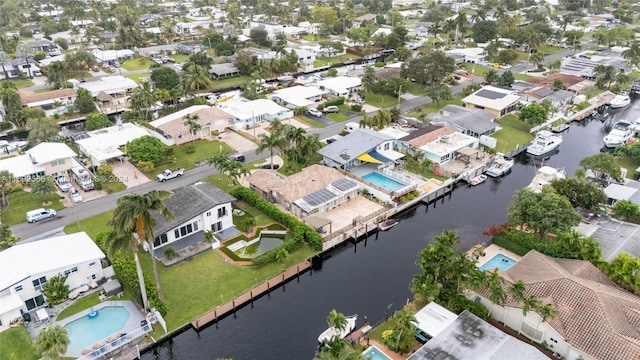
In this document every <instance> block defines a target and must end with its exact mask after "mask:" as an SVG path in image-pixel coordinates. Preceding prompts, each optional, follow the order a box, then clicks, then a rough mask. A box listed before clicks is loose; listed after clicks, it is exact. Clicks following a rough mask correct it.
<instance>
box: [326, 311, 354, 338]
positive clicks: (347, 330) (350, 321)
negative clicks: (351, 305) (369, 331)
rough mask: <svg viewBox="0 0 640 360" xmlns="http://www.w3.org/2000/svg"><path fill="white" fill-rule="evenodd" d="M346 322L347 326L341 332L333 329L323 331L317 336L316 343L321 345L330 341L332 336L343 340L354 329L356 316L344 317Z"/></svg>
mask: <svg viewBox="0 0 640 360" xmlns="http://www.w3.org/2000/svg"><path fill="white" fill-rule="evenodd" d="M345 319H346V320H347V326H345V328H344V329H343V330H338V329H336V328H334V327H330V328H328V329H327V330H325V331H323V332H322V334H320V336H318V343H320V344H322V343H324V342H327V341H329V340H331V339H332V338H333V337H334V336H337V337H339V338H341V339H344V338H345V337H347V335H349V334H350V333H351V332H352V331H353V330H355V328H356V320H358V314H354V315H351V316H347V317H345Z"/></svg>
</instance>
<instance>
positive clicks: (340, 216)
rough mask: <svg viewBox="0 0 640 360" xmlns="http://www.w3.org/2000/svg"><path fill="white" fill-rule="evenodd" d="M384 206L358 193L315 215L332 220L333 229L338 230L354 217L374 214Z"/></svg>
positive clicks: (348, 223) (349, 222)
mask: <svg viewBox="0 0 640 360" xmlns="http://www.w3.org/2000/svg"><path fill="white" fill-rule="evenodd" d="M382 207H383V206H382V205H380V204H378V203H375V202H373V201H371V200H369V199H367V198H365V197H364V196H361V195H358V196H356V197H355V198H353V199H351V200H349V201H347V202H344V203H342V204H340V205H338V207H336V208H335V209H332V210H329V211H327V212H324V213H320V214H314V215H318V216H320V217H323V218H326V219H329V220H331V221H332V224H331V230H332V231H333V232H336V231H338V230H340V229H342V228H343V227H345V226H348V225H351V223H352V222H353V219H354V218H356V217H358V216H367V215H369V214H373V213H374V212H376V211H378V210H379V209H382Z"/></svg>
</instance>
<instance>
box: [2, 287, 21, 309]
mask: <svg viewBox="0 0 640 360" xmlns="http://www.w3.org/2000/svg"><path fill="white" fill-rule="evenodd" d="M23 305H24V302H23V301H22V298H21V297H20V295H18V294H16V293H14V292H7V293H5V294H4V295H0V314H4V313H8V312H9V311H11V310H15V309H19V308H21V307H22V306H23Z"/></svg>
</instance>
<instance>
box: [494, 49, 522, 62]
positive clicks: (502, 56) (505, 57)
mask: <svg viewBox="0 0 640 360" xmlns="http://www.w3.org/2000/svg"><path fill="white" fill-rule="evenodd" d="M516 60H518V52H517V51H515V50H513V49H504V50H500V52H498V61H500V62H501V63H503V64H513V63H514V62H515V61H516Z"/></svg>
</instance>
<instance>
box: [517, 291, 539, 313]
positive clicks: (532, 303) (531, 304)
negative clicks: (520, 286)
mask: <svg viewBox="0 0 640 360" xmlns="http://www.w3.org/2000/svg"><path fill="white" fill-rule="evenodd" d="M541 305H542V302H540V299H538V298H537V297H535V296H533V295H531V296H528V297H526V298H524V300H523V301H522V314H523V315H524V316H527V313H528V312H529V310H534V311H535V310H537V309H538V308H539V307H540V306H541Z"/></svg>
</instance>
